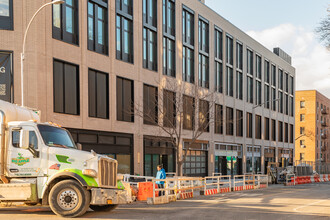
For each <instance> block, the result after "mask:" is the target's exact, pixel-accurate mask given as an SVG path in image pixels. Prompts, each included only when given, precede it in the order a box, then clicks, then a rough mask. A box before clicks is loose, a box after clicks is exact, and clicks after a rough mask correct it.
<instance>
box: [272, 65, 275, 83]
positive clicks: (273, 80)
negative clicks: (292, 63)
mask: <svg viewBox="0 0 330 220" xmlns="http://www.w3.org/2000/svg"><path fill="white" fill-rule="evenodd" d="M272 86H276V66H275V65H272Z"/></svg>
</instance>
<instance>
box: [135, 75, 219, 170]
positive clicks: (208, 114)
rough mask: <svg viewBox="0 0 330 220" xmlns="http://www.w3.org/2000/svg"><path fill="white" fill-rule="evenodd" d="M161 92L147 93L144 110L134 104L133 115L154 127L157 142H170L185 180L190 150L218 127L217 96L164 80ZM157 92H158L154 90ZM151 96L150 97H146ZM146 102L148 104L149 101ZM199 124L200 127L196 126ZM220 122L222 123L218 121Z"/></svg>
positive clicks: (183, 84)
mask: <svg viewBox="0 0 330 220" xmlns="http://www.w3.org/2000/svg"><path fill="white" fill-rule="evenodd" d="M157 84H158V85H160V86H159V88H158V91H157V90H156V92H153V91H152V88H151V90H150V91H148V90H147V89H145V91H144V96H148V94H150V96H149V97H148V98H145V97H144V100H143V106H141V104H138V103H135V104H134V115H135V116H137V117H140V118H142V119H143V122H144V124H150V125H154V126H155V128H157V129H155V135H156V136H158V137H155V139H162V137H163V140H164V139H165V138H166V139H165V140H167V141H168V142H170V143H171V144H172V145H173V147H174V149H175V154H176V161H177V165H178V166H177V167H178V169H177V175H179V176H182V166H183V164H184V162H185V160H186V157H187V155H188V152H189V150H191V148H192V147H193V146H194V145H196V144H198V143H199V141H198V139H199V138H200V137H201V136H202V135H203V133H205V132H209V130H210V127H211V126H212V125H213V124H214V123H215V120H216V118H218V120H222V118H221V119H220V117H215V114H214V106H215V100H214V93H210V92H209V91H208V90H204V89H201V88H199V87H198V86H195V85H192V84H187V83H184V82H181V81H177V80H171V79H169V80H167V79H164V80H163V81H162V82H160V83H157ZM154 89H156V88H154ZM146 93H148V94H146ZM146 99H147V100H146ZM196 122H197V123H196ZM219 122H220V121H219Z"/></svg>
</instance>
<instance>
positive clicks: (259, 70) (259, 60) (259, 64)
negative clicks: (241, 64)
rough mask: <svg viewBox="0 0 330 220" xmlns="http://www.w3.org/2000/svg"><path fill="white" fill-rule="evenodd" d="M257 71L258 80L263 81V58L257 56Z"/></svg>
mask: <svg viewBox="0 0 330 220" xmlns="http://www.w3.org/2000/svg"><path fill="white" fill-rule="evenodd" d="M256 71H257V75H256V77H257V79H260V80H261V77H262V69H261V57H260V56H259V55H256Z"/></svg>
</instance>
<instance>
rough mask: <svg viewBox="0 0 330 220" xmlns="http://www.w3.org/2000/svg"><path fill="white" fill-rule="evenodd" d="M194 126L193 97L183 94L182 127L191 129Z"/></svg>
mask: <svg viewBox="0 0 330 220" xmlns="http://www.w3.org/2000/svg"><path fill="white" fill-rule="evenodd" d="M194 126H195V99H194V98H193V97H189V96H186V95H184V96H183V129H187V130H193V128H194Z"/></svg>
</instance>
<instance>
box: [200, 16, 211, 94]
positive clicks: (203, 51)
mask: <svg viewBox="0 0 330 220" xmlns="http://www.w3.org/2000/svg"><path fill="white" fill-rule="evenodd" d="M198 30H199V31H198V42H199V71H198V82H199V86H201V87H204V88H209V78H210V77H209V45H210V41H209V22H208V21H207V20H205V19H204V18H202V17H200V18H199V21H198Z"/></svg>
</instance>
